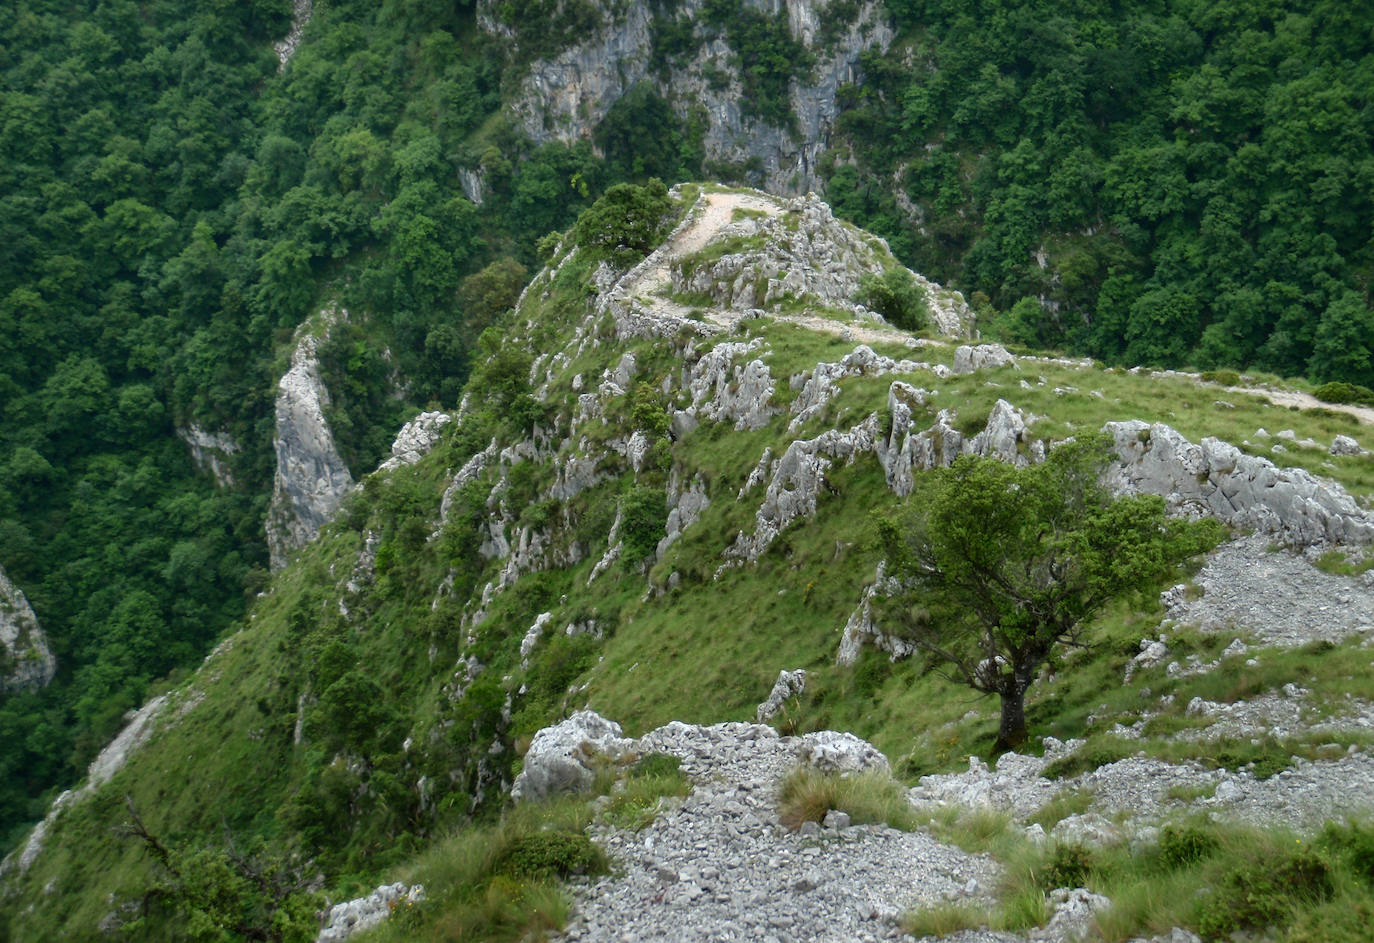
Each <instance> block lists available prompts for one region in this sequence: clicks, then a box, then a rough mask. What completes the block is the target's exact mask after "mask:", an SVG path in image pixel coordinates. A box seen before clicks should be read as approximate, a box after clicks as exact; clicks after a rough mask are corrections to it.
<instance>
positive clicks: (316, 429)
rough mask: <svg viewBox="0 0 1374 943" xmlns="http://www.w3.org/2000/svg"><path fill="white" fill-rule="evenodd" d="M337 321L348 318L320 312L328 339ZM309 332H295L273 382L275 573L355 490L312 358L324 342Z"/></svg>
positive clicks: (271, 530)
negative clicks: (286, 361) (284, 366)
mask: <svg viewBox="0 0 1374 943" xmlns="http://www.w3.org/2000/svg"><path fill="white" fill-rule="evenodd" d="M339 317H347V314H346V313H339V312H336V311H334V310H332V309H331V310H327V311H325V312H322V313H321V316H320V321H322V322H323V324H322V327H323V330H324V332H325V335H326V336H327V333H328V329H329V325H330V324H332V323H334V320H335V319H336V318H339ZM311 327H312V325H311V324H310V323H307V324H306V325H305V326H304V327H303V328H302V329H301V330H300V331H298V332H297V333H298V337H297V341H296V347H295V349H294V350H293V351H292V352H291V369H289V370H288V371H287V372H286V373H285V375H283V376H282V378H281V380H280V381H279V382H278V383H277V434H276V436H275V437H274V439H273V441H272V445H273V447H274V448H275V449H276V451H277V471H276V475H275V476H274V478H273V482H272V503H271V505H270V507H269V508H268V511H267V549H268V552H269V555H270V558H271V563H272V569H274V570H280V569H281V568H282V567H284V566H286V562H287V558H288V557H289V555H290V554H291V552H292V551H294V550H299V549H300V548H301V547H303V546H305V544H306V543H308V542H309V541H310V540H312V539H314V537H315V535H316V534H318V533H319V532H320V528H321V527H322V526H323V525H324V523H325V522H326V521H327V520H329V517H330V515H331V514H333V513H334V510H335V509H336V508H337V507H338V506H339V502H340V501H342V500H343V499H344V496H345V495H347V494H348V493H349V492H350V491H351V490H353V476H352V475H351V474H349V471H348V466H347V465H345V464H344V461H343V459H342V458H341V457H340V456H339V450H338V448H337V447H336V446H335V445H334V436H333V434H332V433H331V432H330V431H329V423H328V422H327V421H326V420H325V418H324V407H325V406H326V405H328V403H329V391H328V390H327V389H325V386H324V382H323V381H322V380H321V379H320V368H319V362H318V360H317V359H316V351H317V350H318V349H319V345H320V343H321V342H322V338H321V337H320V336H318V335H317V334H316V333H314V331H312V330H311Z"/></svg>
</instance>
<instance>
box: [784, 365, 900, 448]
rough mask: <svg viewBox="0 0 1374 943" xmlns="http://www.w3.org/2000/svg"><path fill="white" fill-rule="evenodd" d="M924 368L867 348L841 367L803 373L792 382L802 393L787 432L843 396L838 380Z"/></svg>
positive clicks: (830, 366) (793, 410) (816, 368)
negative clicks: (837, 397) (839, 394)
mask: <svg viewBox="0 0 1374 943" xmlns="http://www.w3.org/2000/svg"><path fill="white" fill-rule="evenodd" d="M924 366H925V364H918V363H916V362H914V361H911V360H893V359H892V358H891V357H884V356H882V355H881V354H877V353H874V351H873V349H872V348H871V347H869V346H868V345H866V344H860V345H859V346H858V347H855V348H854V350H853V351H852V352H851V353H848V354H845V355H844V356H843V357H841V358H840V360H839V362H838V363H818V364H816V366H815V367H814V368H812V370H811V371H810V373H803V374H800V375H798V376H796V377H793V378H792V387H793V389H796V388H797V387H799V386H800V388H801V391H800V392H799V393H798V394H797V398H796V399H795V400H793V401H792V414H793V418H792V421H791V422H790V423H789V424H788V426H787V431H788V432H795V431H797V430H798V429H800V428H801V426H802V424H803V423H805V422H806V421H807V420H808V419H811V418H812V417H814V416H817V415H819V414H820V412H821V410H823V409H824V408H825V406H826V404H827V403H829V402H830V401H831V400H832V399H834V398H835V396H836V395H837V394H838V393H839V392H840V388H839V386H838V381H839V380H842V379H845V378H846V377H860V376H868V377H878V376H883V375H884V374H888V373H914V372H915V371H916V370H918V369H920V368H922V367H924ZM894 385H895V384H894ZM902 385H903V386H904V387H907V388H908V389H911V390H913V392H914V393H915V394H916V395H918V396H919V395H921V394H923V393H924V391H916V390H915V388H914V387H911V386H910V385H909V384H905V383H903V384H902Z"/></svg>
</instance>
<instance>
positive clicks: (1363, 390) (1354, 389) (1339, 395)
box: [1312, 380, 1374, 406]
mask: <svg viewBox="0 0 1374 943" xmlns="http://www.w3.org/2000/svg"><path fill="white" fill-rule="evenodd" d="M1312 395H1313V396H1315V397H1316V398H1317V399H1319V400H1321V401H1322V402H1324V403H1354V404H1356V405H1359V406H1374V390H1371V389H1370V388H1369V387H1367V386H1359V385H1357V384H1354V383H1345V382H1342V381H1339V380H1334V381H1332V382H1330V383H1323V384H1322V385H1321V386H1319V387H1317V388H1316V389H1315V390H1313V391H1312Z"/></svg>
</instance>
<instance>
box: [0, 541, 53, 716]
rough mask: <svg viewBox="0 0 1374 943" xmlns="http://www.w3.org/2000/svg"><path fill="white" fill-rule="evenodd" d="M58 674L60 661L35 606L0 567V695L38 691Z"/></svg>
mask: <svg viewBox="0 0 1374 943" xmlns="http://www.w3.org/2000/svg"><path fill="white" fill-rule="evenodd" d="M56 673H57V659H56V658H54V657H53V653H52V649H50V648H49V647H48V637H47V636H46V635H45V634H44V633H43V628H42V626H40V625H39V624H38V617H37V616H36V615H34V613H33V607H31V606H30V605H29V601H28V599H27V598H25V596H24V593H23V591H22V590H20V589H19V587H17V586H15V585H14V584H13V583H11V582H10V580H9V577H7V576H6V575H5V571H4V568H3V567H0V694H5V693H8V692H10V691H36V690H38V689H40V688H44V687H47V686H48V683H49V682H50V681H52V678H53V675H54V674H56Z"/></svg>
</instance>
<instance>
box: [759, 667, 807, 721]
mask: <svg viewBox="0 0 1374 943" xmlns="http://www.w3.org/2000/svg"><path fill="white" fill-rule="evenodd" d="M805 690H806V669H805V668H797V669H795V670H794V671H787V670H783V671H779V672H778V680H777V681H775V682H774V683H773V690H772V691H769V692H768V699H767V700H766V701H764V702H763V703H762V704H760V705H759V706H758V709H757V710H756V711H754V717H755V719H757V720H758V721H759V723H764V722H765V721H769V720H772V719H773V718H774V717H776V716H778V712H779V711H781V710H782V706H783V705H784V704H786V703H787V699H788V698H791V697H795V696H796V695H798V694H801V693H802V692H803V691H805Z"/></svg>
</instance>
